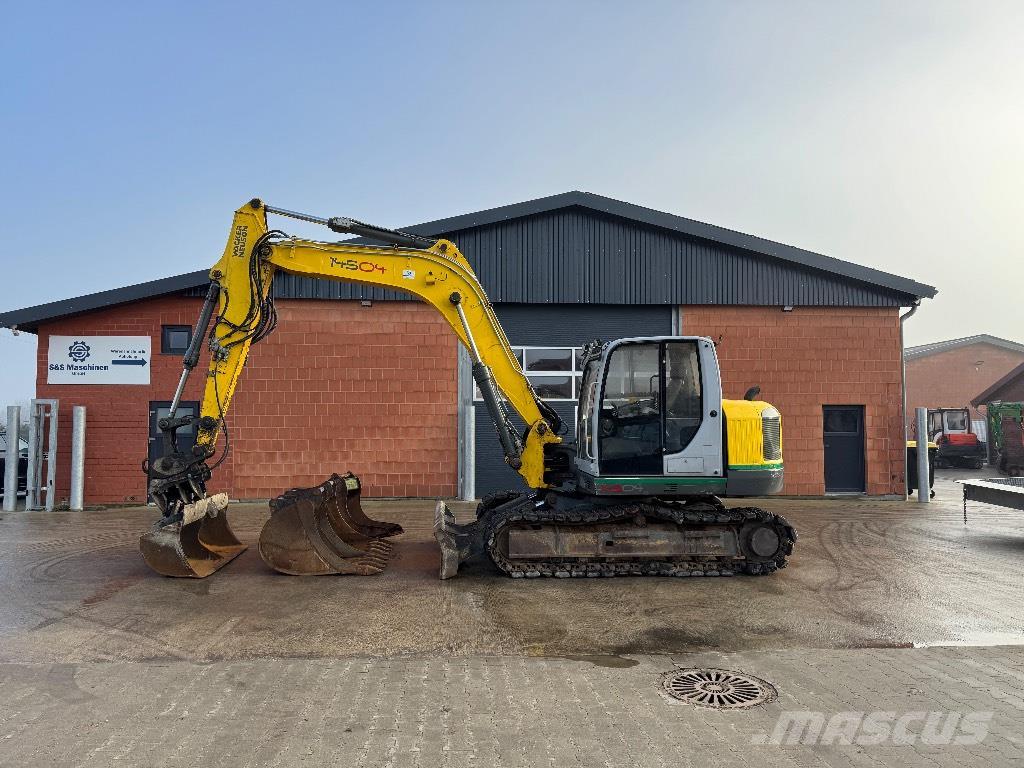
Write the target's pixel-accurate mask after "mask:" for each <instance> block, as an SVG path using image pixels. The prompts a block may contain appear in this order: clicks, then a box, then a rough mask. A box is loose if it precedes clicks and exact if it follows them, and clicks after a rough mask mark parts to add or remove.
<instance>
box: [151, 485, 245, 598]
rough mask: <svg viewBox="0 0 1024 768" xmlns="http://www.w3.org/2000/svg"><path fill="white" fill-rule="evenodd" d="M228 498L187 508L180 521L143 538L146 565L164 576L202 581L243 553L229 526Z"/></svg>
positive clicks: (213, 498) (220, 495) (214, 498)
mask: <svg viewBox="0 0 1024 768" xmlns="http://www.w3.org/2000/svg"><path fill="white" fill-rule="evenodd" d="M227 506H228V495H227V494H226V493H218V494H215V495H214V496H210V497H208V498H205V499H200V500H199V501H197V502H195V503H194V504H187V505H186V506H185V508H184V510H183V516H182V520H181V521H180V522H177V523H173V524H171V525H169V526H165V527H163V528H158V529H156V530H153V531H150V532H149V533H146V534H143V536H142V537H141V538H140V539H139V551H140V552H142V557H143V559H144V560H145V561H146V565H148V566H149V567H150V568H152V569H153V570H154V571H156V572H157V573H161V574H163V575H164V576H179V577H184V578H191V579H203V578H206V577H207V576H209V575H210V574H211V573H213V572H214V571H216V570H218V569H220V568H223V567H224V566H225V565H227V564H228V563H230V562H231V561H232V560H234V559H235V558H236V557H238V556H239V555H240V554H242V553H243V552H244V551H245V550H246V546H245V545H244V544H242V543H241V542H240V541H239V540H238V539H236V538H235V535H234V533H232V532H231V528H230V526H228V518H227V511H226V510H227Z"/></svg>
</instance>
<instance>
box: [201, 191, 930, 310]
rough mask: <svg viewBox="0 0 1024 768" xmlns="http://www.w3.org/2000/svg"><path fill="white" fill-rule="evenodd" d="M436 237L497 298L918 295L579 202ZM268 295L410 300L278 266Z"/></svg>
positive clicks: (749, 300) (873, 298)
mask: <svg viewBox="0 0 1024 768" xmlns="http://www.w3.org/2000/svg"><path fill="white" fill-rule="evenodd" d="M433 234H435V235H437V236H439V237H445V238H448V239H450V240H452V241H454V242H455V244H456V245H458V247H459V250H461V251H462V253H463V254H464V255H465V256H466V258H467V259H468V260H469V262H470V264H472V265H473V268H474V269H475V270H476V273H477V275H478V276H479V278H480V282H481V283H482V284H483V286H484V289H485V290H486V291H487V295H488V296H489V297H490V299H491V301H492V302H494V303H495V304H506V303H516V304H623V305H637V304H673V305H678V304H736V305H757V306H785V305H793V306H855V307H900V306H911V305H913V304H914V303H915V302H916V301H917V300H918V297H917V296H914V295H912V294H909V293H904V292H902V291H899V290H896V289H893V288H890V287H886V286H881V285H877V284H873V283H867V282H861V281H859V280H855V279H853V278H850V277H847V276H843V275H838V274H835V273H833V272H827V271H823V270H819V269H814V268H812V267H807V266H804V265H801V264H796V263H794V262H792V261H787V260H784V259H780V258H775V257H772V256H767V255H765V254H763V253H755V252H753V251H748V250H743V249H741V248H736V247H733V246H730V245H724V244H721V243H714V242H710V241H707V240H703V239H700V238H698V237H694V236H690V235H685V234H680V233H678V232H672V231H669V230H665V229H660V228H658V227H654V226H651V225H648V224H644V223H641V222H637V221H633V220H629V219H623V218H620V217H617V216H613V215H610V214H605V213H601V212H598V211H594V210H592V209H589V208H582V207H579V206H570V207H567V208H561V209H559V210H555V211H550V212H545V213H539V214H534V215H529V216H524V217H520V218H512V219H507V220H504V221H500V222H496V223H491V224H483V225H479V226H474V227H471V228H468V229H462V230H456V231H453V232H435V233H433ZM193 293H195V295H197V296H198V295H201V290H200V289H196V290H195V291H193ZM274 295H275V297H277V298H282V299H373V300H377V301H380V300H402V299H409V298H411V296H410V294H408V293H403V292H401V291H391V290H384V289H382V288H374V287H371V286H364V285H357V284H354V283H339V282H334V281H331V280H319V279H315V278H309V277H302V276H299V275H288V274H283V273H280V272H279V273H278V274H277V275H276V276H275V277H274Z"/></svg>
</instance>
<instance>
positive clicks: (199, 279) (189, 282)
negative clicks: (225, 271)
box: [0, 269, 210, 333]
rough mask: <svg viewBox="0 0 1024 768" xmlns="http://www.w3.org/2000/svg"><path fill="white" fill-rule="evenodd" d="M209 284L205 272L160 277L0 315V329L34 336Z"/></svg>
mask: <svg viewBox="0 0 1024 768" xmlns="http://www.w3.org/2000/svg"><path fill="white" fill-rule="evenodd" d="M209 283H210V272H209V270H206V269H202V270H199V271H198V272H188V273H186V274H184V275H175V276H174V277H162V278H160V279H159V280H151V281H149V282H148V283H139V284H138V285H128V286H125V287H124V288H112V289H111V290H109V291H100V292H99V293H90V294H87V295H85V296H76V297H75V298H71V299H63V300H61V301H51V302H50V303H49V304H37V305H36V306H34V307H25V308H24V309H14V310H11V311H10V312H4V313H2V314H0V327H2V328H14V327H17V328H18V329H20V330H23V331H28V332H30V333H35V331H36V329H37V328H38V327H39V324H40V323H44V322H47V321H50V320H57V319H60V318H62V317H70V316H72V315H80V314H82V313H83V312H92V311H93V310H97V309H106V308H107V307H114V306H117V305H118V304H127V303H128V302H131V301H138V300H139V299H151V298H154V297H156V296H166V295H168V294H172V293H181V292H182V291H185V290H188V289H190V288H194V287H195V286H199V285H204V284H205V285H209Z"/></svg>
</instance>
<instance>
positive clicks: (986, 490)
mask: <svg viewBox="0 0 1024 768" xmlns="http://www.w3.org/2000/svg"><path fill="white" fill-rule="evenodd" d="M959 483H960V485H962V486H963V488H964V524H965V525H966V524H967V502H968V501H980V502H983V503H985V504H994V505H995V506H997V507H1007V508H1009V509H1019V510H1021V511H1024V477H991V478H987V479H984V480H960V481H959Z"/></svg>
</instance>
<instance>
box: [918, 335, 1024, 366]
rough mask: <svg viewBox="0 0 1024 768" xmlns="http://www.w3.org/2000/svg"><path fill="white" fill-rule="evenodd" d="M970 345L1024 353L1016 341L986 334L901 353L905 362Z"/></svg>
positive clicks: (938, 342)
mask: <svg viewBox="0 0 1024 768" xmlns="http://www.w3.org/2000/svg"><path fill="white" fill-rule="evenodd" d="M972 344H991V345H992V346H993V347H999V348H1001V349H1008V350H1010V351H1011V352H1021V353H1024V344H1019V343H1017V342H1016V341H1010V340H1009V339H1001V338H999V337H998V336H990V335H989V334H987V333H979V334H977V335H975V336H964V337H963V338H960V339H948V340H947V341H934V342H932V343H931V344H921V345H919V346H916V347H908V348H907V350H906V351H905V352H904V353H903V356H904V357H905V358H906V359H907V360H913V359H915V358H918V357H927V356H928V355H937V354H939V353H940V352H949V351H950V350H951V349H957V348H959V347H969V346H971V345H972Z"/></svg>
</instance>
